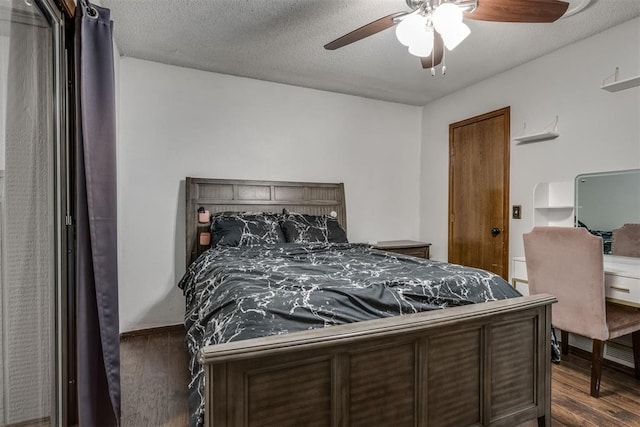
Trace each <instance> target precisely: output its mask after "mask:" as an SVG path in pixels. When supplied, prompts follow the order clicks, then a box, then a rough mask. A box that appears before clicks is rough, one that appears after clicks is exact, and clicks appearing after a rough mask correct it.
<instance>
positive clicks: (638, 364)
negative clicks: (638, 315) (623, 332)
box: [631, 331, 640, 380]
mask: <svg viewBox="0 0 640 427" xmlns="http://www.w3.org/2000/svg"><path fill="white" fill-rule="evenodd" d="M631 339H632V340H633V364H634V366H635V368H636V379H638V380H640V331H635V332H634V333H632V334H631Z"/></svg>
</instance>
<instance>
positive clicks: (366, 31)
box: [324, 12, 409, 50]
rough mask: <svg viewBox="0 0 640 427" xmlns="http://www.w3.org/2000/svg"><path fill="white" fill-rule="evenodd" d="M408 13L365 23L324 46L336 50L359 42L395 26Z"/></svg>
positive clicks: (394, 14) (400, 13)
mask: <svg viewBox="0 0 640 427" xmlns="http://www.w3.org/2000/svg"><path fill="white" fill-rule="evenodd" d="M408 14H409V12H396V13H392V14H391V15H387V16H385V17H384V18H380V19H377V20H375V21H373V22H370V23H368V24H367V25H363V26H362V27H360V28H358V29H357V30H353V31H351V32H350V33H349V34H345V35H344V36H342V37H340V38H337V39H335V40H334V41H332V42H331V43H327V44H326V45H324V48H325V49H327V50H335V49H338V48H341V47H343V46H346V45H348V44H351V43H353V42H357V41H358V40H362V39H363V38H365V37H369V36H372V35H374V34H376V33H379V32H380V31H382V30H386V29H387V28H391V27H393V26H394V25H396V23H397V21H396V20H397V19H398V18H400V17H401V16H404V15H408Z"/></svg>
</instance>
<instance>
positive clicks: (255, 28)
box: [100, 0, 640, 105]
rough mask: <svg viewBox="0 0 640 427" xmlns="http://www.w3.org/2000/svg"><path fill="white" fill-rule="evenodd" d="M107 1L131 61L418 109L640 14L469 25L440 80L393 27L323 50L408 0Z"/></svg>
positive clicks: (624, 0)
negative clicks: (385, 101) (136, 59)
mask: <svg viewBox="0 0 640 427" xmlns="http://www.w3.org/2000/svg"><path fill="white" fill-rule="evenodd" d="M505 1H506V0H505ZM580 1H582V0H574V1H573V3H572V4H573V5H577V4H579V3H580ZM100 3H101V4H102V5H103V6H105V7H108V8H109V9H111V14H112V19H113V21H114V36H115V39H116V43H117V44H118V47H119V49H120V51H121V54H122V55H124V56H129V57H134V58H140V59H146V60H149V61H156V62H161V63H165V64H173V65H179V66H183V67H189V68H195V69H200V70H207V71H213V72H217V73H224V74H232V75H236V76H244V77H250V78H254V79H260V80H268V81H273V82H279V83H286V84H291V85H296V86H304V87H309V88H315V89H322V90H327V91H332V92H340V93H347V94H352V95H359V96H364V97H368V98H374V99H381V100H387V101H394V102H401V103H405V104H412V105H425V104H427V103H428V102H430V101H432V100H434V99H437V98H440V97H442V96H444V95H447V94H449V93H451V92H455V91H457V90H459V89H461V88H463V87H466V86H469V85H471V84H473V83H476V82H478V81H480V80H483V79H486V78H488V77H490V76H492V75H495V74H497V73H500V72H502V71H504V70H507V69H510V68H513V67H515V66H517V65H519V64H522V63H525V62H527V61H530V60H532V59H534V58H537V57H539V56H542V55H544V54H546V53H549V52H551V51H553V50H556V49H558V48H560V47H562V46H565V45H567V44H570V43H573V42H575V41H577V40H580V39H583V38H585V37H588V36H590V35H592V34H595V33H598V32H600V31H603V30H605V29H607V28H610V27H613V26H615V25H617V24H620V23H622V22H625V21H627V20H629V19H632V18H634V17H636V16H640V0H592V1H591V3H590V4H589V5H588V7H586V8H585V9H584V10H582V11H581V12H579V13H577V14H575V15H572V16H569V17H565V18H563V19H560V20H558V21H556V22H555V23H552V24H507V23H496V22H480V21H472V20H467V21H466V22H467V24H468V25H469V27H470V28H471V35H470V36H469V37H468V38H467V39H466V40H465V41H464V42H462V44H460V45H459V46H458V47H457V48H456V49H455V50H454V51H453V52H448V53H447V57H446V64H447V74H446V75H445V76H441V75H438V76H436V77H432V76H431V73H430V72H429V71H426V70H423V69H422V67H421V66H420V63H419V59H418V58H416V57H414V56H412V55H410V54H409V53H408V52H407V51H406V48H405V47H404V46H402V45H401V44H400V43H398V42H397V40H396V38H395V34H394V31H393V29H389V30H385V31H383V32H381V33H378V34H376V35H373V36H371V37H368V38H366V39H364V40H361V41H359V42H357V43H354V44H352V45H349V46H346V47H343V48H341V49H338V50H335V51H327V50H324V49H323V46H324V45H325V44H326V43H328V42H329V41H332V40H334V39H336V38H338V37H340V36H342V35H343V34H345V33H347V32H349V31H351V30H353V29H355V28H357V27H359V26H361V25H364V24H366V23H368V22H371V21H373V20H375V19H378V18H380V17H382V16H385V15H388V14H390V13H393V12H398V11H405V10H408V7H407V6H406V3H405V1H404V0H263V1H258V0H102V1H101V2H100ZM638 36H639V37H640V28H639V29H638ZM612 48H613V47H612Z"/></svg>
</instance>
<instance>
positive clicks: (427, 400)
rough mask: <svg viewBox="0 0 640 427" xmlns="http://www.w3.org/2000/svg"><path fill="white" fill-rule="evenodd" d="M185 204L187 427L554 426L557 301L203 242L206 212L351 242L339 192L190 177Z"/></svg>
mask: <svg viewBox="0 0 640 427" xmlns="http://www.w3.org/2000/svg"><path fill="white" fill-rule="evenodd" d="M186 196H187V197H186V199H187V200H186V222H187V224H186V225H187V227H186V245H187V246H186V249H187V265H188V266H189V267H188V269H187V272H186V274H185V277H183V279H182V280H181V282H180V287H181V288H182V289H183V291H184V292H185V297H186V301H187V314H186V316H185V326H186V328H187V344H188V347H189V350H190V352H191V353H192V360H191V369H192V375H193V377H192V382H191V384H190V387H191V394H190V407H191V409H192V411H193V412H192V418H191V421H190V422H191V425H198V424H200V423H204V425H206V426H249V425H251V426H253V425H271V426H286V425H291V426H297V425H310V426H311V425H317V426H352V425H353V426H357V425H367V426H371V425H376V426H386V425H393V426H403V425H407V426H415V425H419V426H444V425H451V426H464V425H484V426H513V425H517V424H519V423H523V422H525V421H528V420H536V419H537V421H538V424H539V425H550V422H551V417H550V393H551V382H550V381H551V378H550V369H551V368H550V364H551V350H550V347H551V338H550V337H551V334H550V328H551V304H552V303H553V302H555V298H553V297H552V296H548V295H538V296H529V297H521V296H518V294H517V293H516V292H515V291H514V290H512V289H511V288H510V287H509V285H508V284H507V282H505V281H504V280H502V279H499V278H497V277H496V276H495V275H492V274H491V273H488V272H483V271H482V270H475V269H466V268H463V267H460V266H455V265H451V264H446V263H439V262H436V261H430V260H419V259H418V258H412V257H409V256H405V255H399V254H391V253H385V252H382V251H377V250H375V249H373V248H371V247H369V246H368V245H358V244H349V243H341V242H334V243H329V244H316V243H307V242H298V243H288V244H281V243H273V244H264V245H263V244H261V245H249V246H245V247H234V246H230V247H217V248H213V249H210V250H208V249H207V248H206V247H204V246H202V245H200V235H201V233H206V232H208V231H209V227H210V224H208V223H206V222H204V223H199V222H198V218H199V214H198V210H199V209H200V210H204V209H206V210H208V211H209V212H210V213H212V214H216V213H224V212H228V213H235V212H246V211H250V212H273V213H275V214H282V212H283V210H284V211H285V212H287V211H288V212H296V213H297V214H305V215H313V216H318V217H323V218H325V217H326V218H329V220H330V218H335V220H336V221H337V222H338V223H339V224H340V226H341V227H342V228H344V229H345V230H346V226H347V222H346V208H345V198H344V186H343V185H342V184H332V183H300V182H265V181H239V180H216V179H203V178H187V179H186ZM329 220H327V221H329ZM287 237H288V236H287ZM292 241H293V240H292ZM203 242H205V241H203ZM283 260H284V261H283ZM356 267H357V268H356ZM344 272H347V273H344ZM267 273H268V274H267ZM414 273H415V275H413V274H414ZM425 274H431V275H432V276H429V277H430V278H429V279H425V278H424V277H425V276H424V275H425ZM433 275H435V276H433ZM320 277H321V278H322V280H319V279H318V278H320ZM450 277H454V278H455V280H454V281H453V282H451V283H449V282H445V281H444V280H445V279H446V280H449V279H447V278H450ZM317 279H318V280H317ZM265 283H266V285H265ZM471 283H474V285H473V286H471V285H470V284H471ZM223 284H224V286H223ZM287 284H293V285H292V286H294V287H296V290H295V292H293V291H292V289H290V288H289V287H287ZM504 285H506V286H507V287H505V286H504ZM472 289H473V290H472ZM234 292H237V293H234ZM283 295H286V297H283ZM336 295H338V296H336ZM453 300H456V301H457V302H456V301H453ZM345 301H346V302H345ZM485 301H489V302H485ZM454 305H459V306H454ZM444 307H448V308H446V309H445V310H441V309H440V308H444ZM424 310H428V311H424ZM264 313H268V314H267V315H266V316H267V317H266V319H267V320H266V321H265V320H264V319H265V317H264ZM398 314H402V315H401V316H398ZM261 316H262V317H261ZM240 317H241V319H240ZM293 318H295V320H296V322H292V319H293ZM327 326H330V327H327Z"/></svg>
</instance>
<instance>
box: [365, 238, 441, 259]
mask: <svg viewBox="0 0 640 427" xmlns="http://www.w3.org/2000/svg"><path fill="white" fill-rule="evenodd" d="M430 246H431V243H426V242H418V241H416V240H387V241H383V242H377V243H376V244H375V245H373V247H374V248H376V249H380V250H383V251H388V252H395V253H398V254H405V255H411V256H415V257H418V258H424V259H429V247H430Z"/></svg>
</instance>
